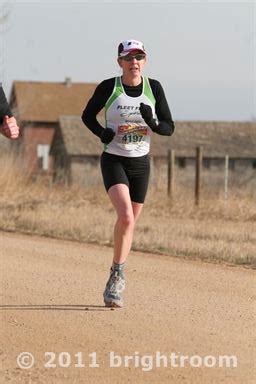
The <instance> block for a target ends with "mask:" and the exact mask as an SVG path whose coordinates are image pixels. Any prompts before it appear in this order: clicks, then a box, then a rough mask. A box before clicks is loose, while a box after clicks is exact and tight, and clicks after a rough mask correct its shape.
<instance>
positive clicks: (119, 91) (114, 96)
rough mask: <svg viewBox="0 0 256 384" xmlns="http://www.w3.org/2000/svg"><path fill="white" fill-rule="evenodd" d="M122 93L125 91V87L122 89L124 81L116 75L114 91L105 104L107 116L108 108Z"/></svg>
mask: <svg viewBox="0 0 256 384" xmlns="http://www.w3.org/2000/svg"><path fill="white" fill-rule="evenodd" d="M122 93H123V89H122V83H121V82H120V77H116V78H115V86H114V89H113V92H112V94H111V96H110V97H109V99H108V100H107V102H106V104H105V117H106V112H107V110H108V108H109V107H110V106H111V104H112V103H113V102H114V101H115V99H117V97H119V96H120V95H121V94H122Z"/></svg>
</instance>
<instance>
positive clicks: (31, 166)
mask: <svg viewBox="0 0 256 384" xmlns="http://www.w3.org/2000/svg"><path fill="white" fill-rule="evenodd" d="M55 129H56V125H53V124H52V125H50V124H45V125H43V124H40V125H38V124H29V125H24V126H23V129H22V138H21V141H22V144H21V147H22V154H23V159H24V164H25V166H26V167H28V170H29V172H31V173H43V174H47V175H50V174H52V171H53V158H52V156H49V170H48V171H43V170H42V169H40V168H39V167H38V158H37V145H38V144H48V145H50V146H51V143H52V140H53V135H54V132H55Z"/></svg>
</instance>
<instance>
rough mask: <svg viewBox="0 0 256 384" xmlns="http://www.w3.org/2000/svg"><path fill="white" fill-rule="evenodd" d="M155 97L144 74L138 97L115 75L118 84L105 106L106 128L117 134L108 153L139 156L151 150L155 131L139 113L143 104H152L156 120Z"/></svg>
mask: <svg viewBox="0 0 256 384" xmlns="http://www.w3.org/2000/svg"><path fill="white" fill-rule="evenodd" d="M155 102H156V101H155V97H154V95H153V92H152V89H151V87H150V84H149V81H148V78H147V77H143V87H142V93H141V95H140V96H138V97H131V96H128V95H127V94H126V93H125V91H124V88H123V85H122V81H121V77H116V78H115V86H114V89H113V92H112V94H111V96H110V97H109V99H108V101H107V102H106V105H105V119H106V127H107V128H112V129H113V131H114V132H115V133H116V134H115V136H114V138H113V140H112V141H111V142H110V143H109V144H105V146H104V150H105V152H107V153H112V154H114V155H119V156H126V157H140V156H144V155H146V154H147V153H148V152H149V149H150V138H151V134H152V130H151V129H150V128H149V126H148V125H147V124H146V123H145V121H144V120H143V118H142V116H141V114H140V110H139V107H140V103H144V104H147V105H150V107H151V108H152V113H153V118H154V119H156V113H155Z"/></svg>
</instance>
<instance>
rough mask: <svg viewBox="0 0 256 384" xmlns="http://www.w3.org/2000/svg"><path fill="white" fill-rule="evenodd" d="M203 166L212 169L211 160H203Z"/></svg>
mask: <svg viewBox="0 0 256 384" xmlns="http://www.w3.org/2000/svg"><path fill="white" fill-rule="evenodd" d="M203 166H204V167H205V168H211V159H209V158H203Z"/></svg>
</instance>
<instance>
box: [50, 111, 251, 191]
mask: <svg viewBox="0 0 256 384" xmlns="http://www.w3.org/2000/svg"><path fill="white" fill-rule="evenodd" d="M59 122H60V124H59V126H58V129H57V130H56V132H55V136H54V139H53V143H52V147H51V152H50V153H51V156H52V157H53V160H54V178H55V180H65V182H66V183H72V182H79V183H81V184H86V185H88V184H93V183H96V179H97V176H96V174H99V172H98V167H99V156H100V153H101V152H102V148H103V146H102V144H101V143H100V140H99V139H98V138H97V137H96V136H95V135H93V134H92V133H91V132H90V131H89V130H88V129H86V128H85V126H84V124H83V122H82V121H81V118H80V116H61V117H60V120H59ZM197 146H202V147H203V154H204V159H203V165H204V166H205V167H207V168H209V167H218V166H219V165H221V164H223V159H224V158H225V155H226V154H228V155H229V157H230V166H231V168H233V169H239V168H242V169H243V170H244V169H250V170H252V169H256V127H255V124H252V123H242V122H241V123H239V122H176V130H175V133H174V134H173V136H171V137H166V136H165V137H163V136H159V135H156V134H154V135H153V136H152V145H151V156H152V158H153V160H154V164H155V167H156V168H157V166H158V165H159V166H160V164H161V163H166V156H167V152H168V149H174V150H175V156H176V164H177V166H178V167H180V168H186V167H187V168H189V167H190V166H193V165H194V162H195V149H196V147H197Z"/></svg>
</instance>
